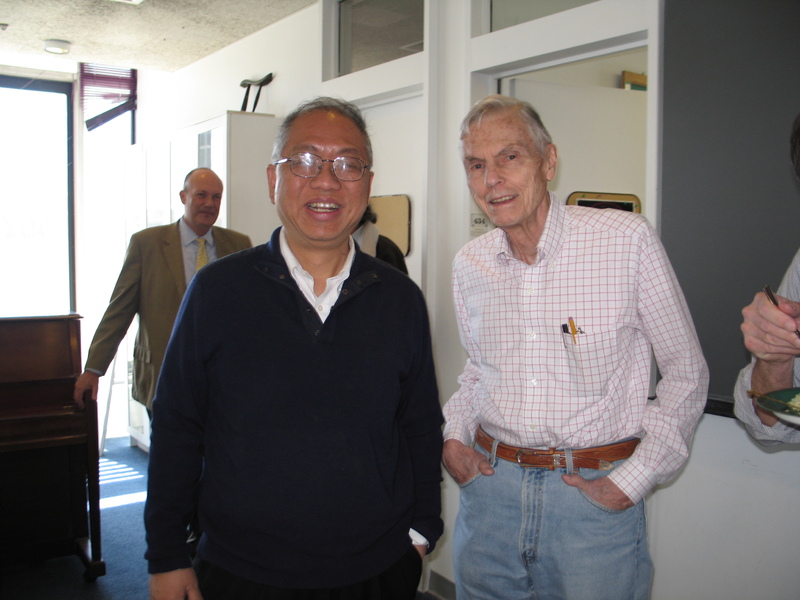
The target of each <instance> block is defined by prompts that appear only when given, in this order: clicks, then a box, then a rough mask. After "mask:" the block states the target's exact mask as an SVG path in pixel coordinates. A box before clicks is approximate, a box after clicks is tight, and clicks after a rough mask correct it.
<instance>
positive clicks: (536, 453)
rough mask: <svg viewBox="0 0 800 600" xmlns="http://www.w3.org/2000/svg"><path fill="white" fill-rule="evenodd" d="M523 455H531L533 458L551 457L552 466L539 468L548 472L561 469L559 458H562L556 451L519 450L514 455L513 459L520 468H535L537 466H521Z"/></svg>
mask: <svg viewBox="0 0 800 600" xmlns="http://www.w3.org/2000/svg"><path fill="white" fill-rule="evenodd" d="M523 453H525V454H532V455H534V456H552V457H553V464H552V465H550V466H547V467H545V466H544V465H542V467H541V468H547V469H548V470H550V471H554V470H555V469H557V468H559V467H561V457H562V456H564V455H563V454H561V453H556V449H555V448H549V449H547V450H523V449H521V448H520V449H519V450H517V452H516V454H515V455H514V456H515V458H516V459H517V464H518V465H519V466H520V467H527V466H531V467H536V466H538V465H523V464H522V454H523Z"/></svg>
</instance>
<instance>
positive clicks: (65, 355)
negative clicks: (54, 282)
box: [0, 315, 106, 580]
mask: <svg viewBox="0 0 800 600" xmlns="http://www.w3.org/2000/svg"><path fill="white" fill-rule="evenodd" d="M79 319H80V317H79V316H78V315H67V316H57V317H28V318H4V319H0V478H2V479H1V480H2V482H3V483H2V486H0V511H2V514H0V540H2V542H3V543H2V546H1V548H2V550H0V554H1V555H2V559H3V561H5V562H16V561H24V560H38V559H43V558H52V557H56V556H64V555H68V554H77V555H78V556H79V557H80V559H81V560H82V561H83V562H84V564H85V565H86V571H85V572H84V577H85V578H86V579H87V580H94V579H96V578H97V577H99V576H101V575H105V572H106V569H105V563H104V562H103V560H102V558H101V544H100V484H99V465H98V460H99V455H98V441H97V403H96V402H94V401H92V400H91V399H90V398H87V399H86V402H85V407H84V408H80V407H79V406H78V405H77V404H75V402H73V400H72V390H73V387H74V385H75V379H76V377H77V376H78V374H80V372H81V358H80V321H79Z"/></svg>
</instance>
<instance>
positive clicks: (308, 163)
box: [273, 152, 369, 181]
mask: <svg viewBox="0 0 800 600" xmlns="http://www.w3.org/2000/svg"><path fill="white" fill-rule="evenodd" d="M326 162H329V163H333V165H332V166H333V174H334V175H336V178H337V179H339V180H341V181H358V180H359V179H361V178H362V177H363V176H364V172H365V171H367V169H369V165H365V164H364V161H363V160H361V159H360V158H355V157H354V156H337V157H336V158H333V159H331V158H322V157H319V156H317V155H316V154H312V153H311V152H298V153H297V154H292V155H291V156H290V157H289V158H282V159H280V160H279V161H276V162H275V163H273V164H275V165H282V164H283V163H289V168H290V169H291V171H292V174H293V175H297V176H298V177H305V178H307V179H311V178H312V177H316V176H317V175H319V174H320V172H321V171H322V163H326Z"/></svg>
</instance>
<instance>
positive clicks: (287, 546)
mask: <svg viewBox="0 0 800 600" xmlns="http://www.w3.org/2000/svg"><path fill="white" fill-rule="evenodd" d="M278 231H279V230H276V232H275V233H274V234H273V235H272V239H271V241H270V242H269V243H268V244H265V245H262V246H258V247H257V248H253V249H250V250H245V251H243V252H240V253H238V254H234V255H231V256H229V257H226V258H224V259H220V260H218V261H216V262H215V263H213V264H211V265H209V266H207V267H205V268H204V269H203V270H202V271H200V272H199V273H198V274H197V276H196V277H195V278H194V280H193V281H192V284H191V285H190V287H189V289H188V290H187V293H186V296H185V298H184V301H183V304H182V306H181V309H180V311H179V313H178V317H177V320H176V323H175V328H174V331H173V335H172V339H171V341H170V343H169V346H168V349H167V354H166V357H165V360H164V366H163V370H162V373H161V377H160V380H159V384H158V388H157V392H156V398H155V401H154V404H153V423H152V441H151V448H150V467H149V480H148V498H147V504H146V507H145V523H146V528H147V544H148V548H147V553H146V558H147V559H148V561H149V570H150V572H151V573H159V572H165V571H171V570H174V569H178V568H184V567H188V566H190V559H189V554H188V549H187V546H186V543H185V540H186V525H187V523H188V521H189V517H190V515H191V513H192V510H193V507H194V505H195V491H196V485H197V482H198V481H199V482H200V495H199V512H200V520H201V525H202V527H203V530H204V536H203V539H202V541H201V544H200V547H199V554H200V556H201V557H202V558H204V559H205V560H208V561H209V562H212V563H214V564H216V565H217V566H219V567H222V568H224V569H226V570H228V571H230V572H231V573H234V574H236V575H238V576H240V577H244V578H246V579H249V580H252V581H257V582H261V583H265V584H268V585H273V586H280V587H288V588H319V587H336V586H341V585H347V584H350V583H355V582H358V581H362V580H364V579H367V578H369V577H372V576H374V575H377V574H378V573H381V572H382V571H384V570H385V569H387V568H388V567H389V566H391V565H392V564H394V563H395V562H396V561H397V560H399V559H400V557H401V556H402V555H403V554H404V553H405V552H406V551H407V550H408V547H409V544H410V541H409V537H408V530H409V528H414V529H415V530H417V531H419V532H420V533H421V534H422V535H424V536H425V537H426V538H427V539H428V540H429V542H430V544H431V549H432V548H433V545H434V544H435V542H436V540H437V539H438V538H439V536H440V535H441V533H442V521H441V519H440V490H439V486H440V482H441V468H440V460H441V450H442V436H441V429H440V427H441V424H442V416H441V409H440V404H439V398H438V392H437V387H436V380H435V375H434V365H433V358H432V352H431V342H430V330H429V325H428V316H427V310H426V307H425V301H424V298H423V296H422V293H421V291H420V290H419V288H418V287H417V286H416V285H415V284H414V283H413V282H412V281H411V280H410V279H409V278H408V277H406V276H405V275H404V274H402V273H400V272H399V271H397V270H396V269H394V268H392V267H390V266H388V265H386V264H385V263H382V262H381V261H379V260H377V259H374V258H372V257H370V256H367V255H366V254H363V253H362V252H360V251H358V252H356V256H355V259H354V261H353V266H352V269H351V274H350V277H349V278H348V279H347V281H345V283H344V285H343V288H342V291H341V293H340V295H339V299H338V301H337V302H336V304H335V305H334V307H333V309H332V311H331V313H330V315H329V317H328V318H327V319H326V321H325V323H322V321H321V320H320V319H319V317H318V316H317V313H316V310H314V309H313V307H311V306H310V305H309V303H308V302H307V301H306V299H305V297H304V296H303V295H302V293H301V292H300V290H299V288H298V287H297V285H296V283H295V281H294V279H293V278H292V277H291V275H290V273H289V272H288V270H287V267H286V262H285V261H284V259H283V257H282V256H281V254H280V244H279V241H278V239H279V238H278Z"/></svg>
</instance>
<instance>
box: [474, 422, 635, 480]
mask: <svg viewBox="0 0 800 600" xmlns="http://www.w3.org/2000/svg"><path fill="white" fill-rule="evenodd" d="M475 441H476V442H477V443H478V444H479V445H480V447H481V448H483V449H484V450H486V451H487V452H491V451H492V446H493V445H494V438H492V437H491V436H490V435H489V434H488V433H486V432H485V431H484V430H483V429H482V428H480V427H479V428H478V433H477V434H475ZM640 441H641V440H639V438H631V439H629V440H625V441H622V442H617V443H616V444H608V445H607V446H594V447H593V448H581V449H579V450H573V451H572V465H573V467H576V468H578V469H599V470H601V471H607V470H608V469H610V468H611V467H612V466H613V464H612V463H613V462H614V461H615V460H622V459H623V458H628V457H629V456H630V455H631V454H633V451H634V450H636V446H638V445H639V442H640ZM497 456H498V457H499V458H502V459H503V460H507V461H509V462H515V463H517V464H519V465H520V466H521V467H542V468H546V469H549V470H551V471H553V470H554V469H556V468H561V467H566V466H567V456H566V453H565V452H564V450H557V449H555V448H550V449H548V450H537V449H535V448H517V447H515V446H507V445H506V444H503V443H502V442H501V443H498V444H497Z"/></svg>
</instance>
